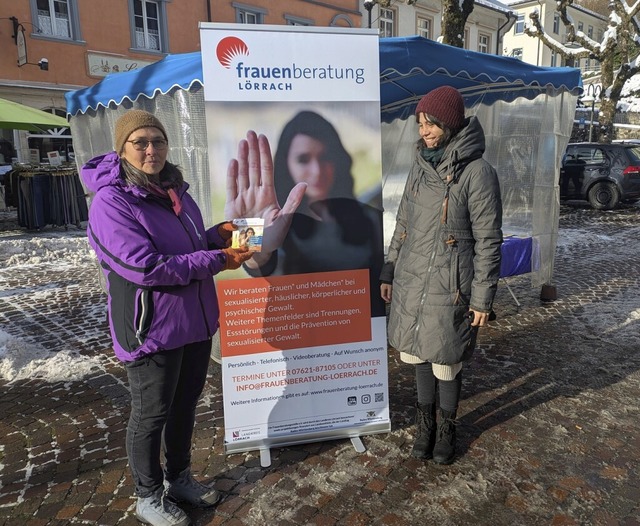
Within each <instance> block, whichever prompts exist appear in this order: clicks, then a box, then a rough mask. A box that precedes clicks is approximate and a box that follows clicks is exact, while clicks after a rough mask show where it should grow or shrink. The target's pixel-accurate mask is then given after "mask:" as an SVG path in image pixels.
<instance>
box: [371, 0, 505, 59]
mask: <svg viewBox="0 0 640 526" xmlns="http://www.w3.org/2000/svg"><path fill="white" fill-rule="evenodd" d="M361 2H362V10H363V11H366V7H365V3H364V1H362V0H361ZM363 23H365V24H367V25H368V17H367V16H365V17H363ZM514 23H515V13H514V12H513V11H512V9H510V8H509V7H508V6H507V5H505V4H503V3H501V2H498V1H497V0H476V1H475V7H474V9H473V12H472V13H471V14H470V15H469V18H468V19H467V23H466V26H465V32H464V47H465V49H469V50H471V51H480V52H482V53H490V54H493V55H502V49H503V42H502V39H503V36H504V34H505V33H506V32H507V31H509V30H510V29H511V27H512V25H513V24H514ZM365 27H366V26H365ZM371 27H374V28H378V29H379V30H380V36H381V37H395V36H409V35H421V36H423V37H426V38H428V39H430V40H438V39H439V37H440V35H441V33H442V3H441V2H440V1H439V0H396V1H391V2H388V1H386V2H385V1H384V0H379V1H376V2H375V3H374V4H373V5H372V7H371Z"/></svg>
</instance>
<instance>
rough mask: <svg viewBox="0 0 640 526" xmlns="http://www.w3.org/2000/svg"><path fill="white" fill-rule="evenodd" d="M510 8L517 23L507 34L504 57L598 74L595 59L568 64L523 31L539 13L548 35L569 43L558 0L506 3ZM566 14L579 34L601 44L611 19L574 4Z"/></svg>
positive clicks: (526, 0)
mask: <svg viewBox="0 0 640 526" xmlns="http://www.w3.org/2000/svg"><path fill="white" fill-rule="evenodd" d="M506 2H507V3H508V4H509V7H510V8H511V9H513V10H514V11H515V12H516V16H517V21H516V23H515V24H514V26H513V28H512V29H511V30H510V31H508V32H507V33H506V34H505V37H504V50H503V54H504V55H507V56H510V57H515V58H518V59H520V60H523V61H524V62H527V63H528V64H535V65H536V66H551V67H559V66H571V67H576V68H580V69H581V70H582V72H583V74H584V73H589V72H594V71H598V70H599V69H600V67H599V64H598V62H597V61H596V60H594V59H589V58H586V59H581V60H579V61H576V62H575V63H574V62H572V61H569V62H567V61H565V60H563V59H562V57H561V56H560V55H558V54H557V53H555V52H554V51H552V50H551V49H549V48H548V47H546V46H545V45H544V44H542V42H541V41H540V40H539V39H538V38H534V37H530V36H529V35H527V34H526V33H525V32H524V28H525V25H527V24H528V23H529V15H530V14H531V13H532V12H534V11H538V13H539V16H540V22H541V24H542V27H543V28H544V30H545V32H546V33H547V34H548V35H549V36H550V37H551V38H553V39H555V40H557V41H558V42H559V43H560V44H566V43H567V40H566V31H565V27H564V24H563V23H562V21H561V20H560V15H559V14H558V12H557V11H556V1H555V0H540V1H538V0H524V1H523V0H506ZM567 14H568V15H569V16H570V17H571V19H572V20H573V23H574V24H575V28H576V31H580V32H582V33H584V34H585V35H586V36H587V37H589V38H591V39H593V40H595V41H596V42H602V38H603V35H604V32H605V30H606V29H607V23H608V19H607V18H606V17H604V16H602V15H599V14H597V13H594V12H593V11H589V10H588V9H584V8H583V7H580V6H579V5H578V4H571V5H569V7H568V8H567Z"/></svg>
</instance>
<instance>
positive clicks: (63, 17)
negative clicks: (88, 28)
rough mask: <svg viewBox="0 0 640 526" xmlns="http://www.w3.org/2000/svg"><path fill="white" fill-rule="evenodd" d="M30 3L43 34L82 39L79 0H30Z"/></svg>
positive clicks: (34, 17)
mask: <svg viewBox="0 0 640 526" xmlns="http://www.w3.org/2000/svg"><path fill="white" fill-rule="evenodd" d="M30 4H31V14H32V20H35V21H36V23H35V24H34V25H35V27H36V29H37V30H38V32H39V34H40V35H41V36H45V37H52V38H62V39H66V40H80V24H79V21H78V4H77V0H30Z"/></svg>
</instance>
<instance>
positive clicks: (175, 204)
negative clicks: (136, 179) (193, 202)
mask: <svg viewBox="0 0 640 526" xmlns="http://www.w3.org/2000/svg"><path fill="white" fill-rule="evenodd" d="M149 190H151V193H152V194H154V195H157V196H159V197H164V198H169V199H170V200H171V208H173V213H174V214H175V215H177V216H179V215H180V213H181V212H182V201H181V200H180V196H179V195H178V192H176V189H175V188H173V187H169V188H166V189H165V188H162V187H160V186H157V185H155V184H151V185H149Z"/></svg>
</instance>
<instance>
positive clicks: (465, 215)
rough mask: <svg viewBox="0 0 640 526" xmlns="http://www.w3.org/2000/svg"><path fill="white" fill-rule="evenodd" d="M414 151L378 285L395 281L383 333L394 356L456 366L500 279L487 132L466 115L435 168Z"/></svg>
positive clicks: (496, 199) (495, 190) (498, 207)
mask: <svg viewBox="0 0 640 526" xmlns="http://www.w3.org/2000/svg"><path fill="white" fill-rule="evenodd" d="M422 144H424V143H423V141H422V139H421V140H420V141H419V142H418V146H417V148H416V157H415V160H414V163H413V166H412V168H411V171H410V173H409V177H408V179H407V183H406V186H405V189H404V193H403V196H402V200H401V202H400V206H399V207H398V213H397V217H396V228H395V231H394V233H393V238H392V239H391V243H390V245H389V254H388V258H387V261H386V263H385V265H384V268H383V270H382V273H381V276H380V280H381V281H382V282H385V283H393V296H392V301H391V307H390V316H389V325H388V336H389V344H390V345H391V346H392V347H393V348H395V349H396V350H398V351H401V352H405V353H408V354H411V355H413V356H416V357H418V358H420V359H421V360H423V361H428V362H432V363H437V364H442V365H453V364H456V363H458V362H461V361H464V360H468V359H469V358H470V357H471V355H472V354H473V350H474V348H475V343H476V335H477V329H476V328H472V327H471V321H470V319H469V318H468V317H466V316H465V314H466V313H467V312H468V310H469V307H472V308H473V309H475V310H478V311H481V312H487V313H488V312H490V311H491V309H492V306H493V299H494V297H495V293H496V288H497V285H498V278H499V275H500V245H501V244H502V202H501V199H500V186H499V184H498V176H497V174H496V171H495V170H494V168H493V167H492V166H491V165H490V164H489V163H488V162H486V161H485V160H484V159H482V154H483V153H484V149H485V139H484V131H483V130H482V126H481V125H480V122H479V121H478V120H477V118H476V117H470V118H467V120H466V121H465V126H464V128H463V129H462V130H461V131H460V132H458V134H457V135H456V136H455V137H454V138H453V140H452V142H450V143H449V144H448V145H447V147H446V149H445V152H444V155H443V157H442V159H441V161H440V163H439V164H438V166H437V168H435V169H434V168H433V167H432V165H431V164H430V163H429V162H427V161H425V160H424V159H423V158H422V156H421V154H420V150H421V147H422Z"/></svg>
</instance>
